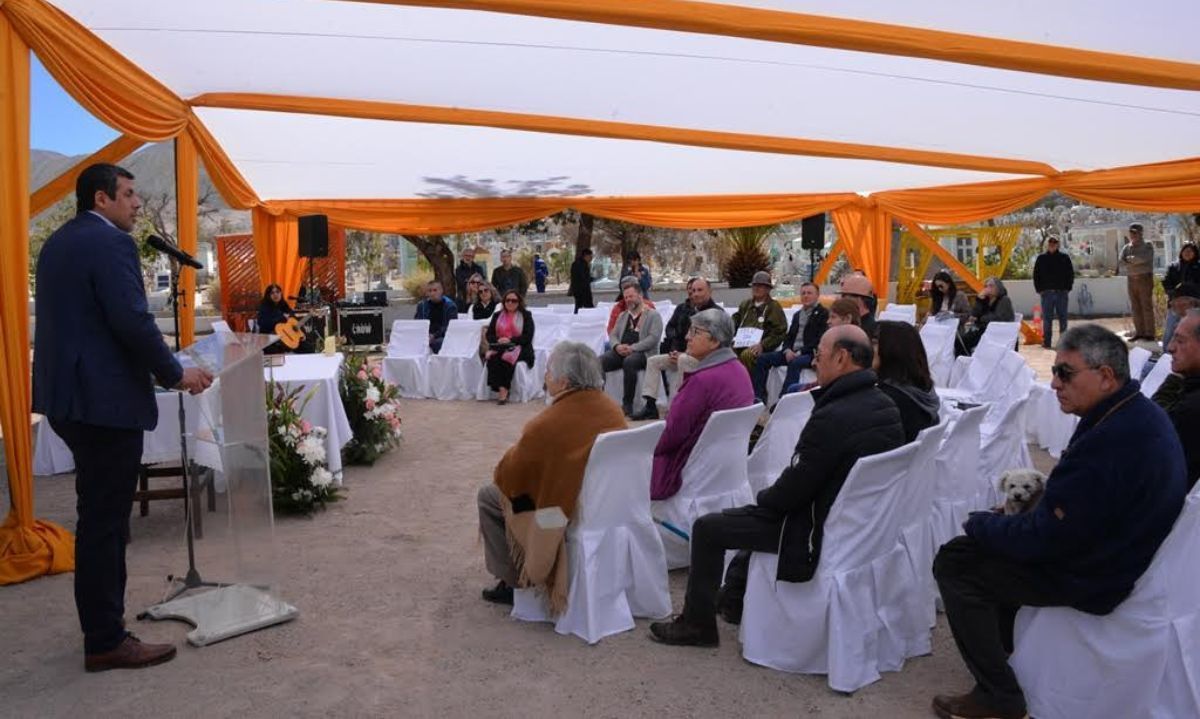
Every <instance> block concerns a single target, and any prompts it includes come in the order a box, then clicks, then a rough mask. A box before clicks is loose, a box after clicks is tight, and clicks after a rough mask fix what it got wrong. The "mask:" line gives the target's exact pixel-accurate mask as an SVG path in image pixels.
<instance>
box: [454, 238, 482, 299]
mask: <svg viewBox="0 0 1200 719" xmlns="http://www.w3.org/2000/svg"><path fill="white" fill-rule="evenodd" d="M471 275H479V276H480V277H486V276H487V275H485V274H484V273H483V265H481V264H479V263H477V262H476V261H475V248H474V247H468V248H466V249H464V250H463V251H462V254H460V255H459V256H458V264H457V265H455V267H454V305H455V306H456V307H470V306H471V303H470V302H468V301H467V282H469V281H470V280H471Z"/></svg>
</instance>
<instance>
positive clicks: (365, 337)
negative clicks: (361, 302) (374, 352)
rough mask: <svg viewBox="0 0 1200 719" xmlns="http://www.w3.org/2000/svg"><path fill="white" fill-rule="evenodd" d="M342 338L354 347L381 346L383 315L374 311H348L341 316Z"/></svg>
mask: <svg viewBox="0 0 1200 719" xmlns="http://www.w3.org/2000/svg"><path fill="white" fill-rule="evenodd" d="M341 329H342V338H343V339H345V340H346V344H348V345H353V346H355V347H373V346H375V345H381V344H383V313H382V312H380V311H378V310H376V311H370V310H348V311H346V312H342V316H341Z"/></svg>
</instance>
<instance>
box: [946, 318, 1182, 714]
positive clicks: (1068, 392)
mask: <svg viewBox="0 0 1200 719" xmlns="http://www.w3.org/2000/svg"><path fill="white" fill-rule="evenodd" d="M1051 372H1052V374H1053V375H1054V379H1053V381H1052V382H1051V386H1052V387H1053V388H1054V391H1055V393H1056V394H1057V395H1058V404H1059V407H1060V408H1061V409H1062V411H1063V412H1067V413H1069V414H1074V415H1077V416H1078V417H1079V418H1080V422H1079V426H1078V428H1077V429H1076V430H1075V434H1074V435H1073V436H1072V437H1071V443H1070V444H1069V445H1068V446H1067V449H1066V451H1064V452H1063V454H1062V457H1061V459H1059V461H1058V464H1057V465H1056V466H1055V467H1054V469H1053V470H1052V471H1051V472H1050V477H1049V479H1048V481H1047V482H1046V489H1045V494H1044V495H1043V496H1042V499H1041V502H1039V503H1038V504H1037V505H1036V506H1035V507H1033V509H1031V510H1030V511H1028V512H1025V513H1022V514H1013V515H1005V514H1000V513H997V512H972V513H971V515H970V517H969V518H968V519H967V521H966V523H965V524H964V525H963V529H964V530H965V531H966V535H965V536H960V537H956V538H954V539H952V540H950V541H949V542H947V543H946V544H944V545H943V546H942V548H941V550H940V551H939V552H938V555H937V559H936V560H934V563H933V574H934V577H935V578H936V579H937V583H938V587H939V589H940V590H941V596H942V603H943V604H944V605H945V607H946V618H947V619H948V620H949V623H950V630H951V631H952V632H953V633H954V641H955V643H956V644H957V645H958V651H959V653H960V654H961V655H962V657H963V661H964V662H965V664H966V665H967V669H968V670H969V671H970V672H971V674H972V675H973V676H974V678H975V686H974V688H972V689H971V691H970V692H968V693H966V694H962V695H958V696H945V695H943V696H937V697H934V699H933V708H934V711H935V712H936V713H937V715H938V716H940V717H951V716H953V717H998V718H1000V719H1007V718H1010V717H1011V718H1012V719H1017V718H1018V717H1024V716H1026V713H1025V712H1026V706H1025V696H1024V694H1023V692H1022V691H1021V687H1020V686H1019V685H1018V684H1017V678H1016V675H1015V674H1013V670H1012V668H1011V667H1010V666H1009V664H1008V655H1009V654H1010V653H1011V652H1012V647H1013V635H1012V631H1013V619H1014V617H1015V616H1016V613H1017V610H1018V609H1020V608H1021V607H1023V606H1035V607H1055V606H1064V607H1072V608H1074V609H1076V610H1078V611H1081V612H1086V613H1088V614H1097V615H1103V614H1108V613H1109V612H1111V611H1113V610H1114V609H1115V608H1116V607H1117V606H1118V605H1120V604H1121V602H1122V601H1124V600H1125V598H1126V597H1128V596H1129V594H1130V592H1132V591H1133V587H1134V583H1135V582H1136V581H1137V579H1138V577H1139V576H1141V574H1142V572H1144V571H1145V570H1146V567H1147V566H1149V564H1150V560H1151V559H1153V557H1154V553H1155V552H1156V551H1157V550H1158V546H1159V544H1161V543H1162V541H1163V539H1165V538H1166V536H1167V533H1168V532H1170V531H1171V526H1172V525H1173V524H1174V523H1175V518H1176V516H1178V514H1179V511H1180V509H1181V507H1182V506H1183V500H1184V495H1185V494H1186V492H1187V482H1186V476H1185V472H1186V470H1185V465H1184V458H1183V449H1182V448H1181V447H1180V446H1179V438H1178V437H1177V436H1176V435H1175V432H1174V431H1172V428H1171V421H1170V420H1169V419H1168V418H1167V414H1166V412H1164V411H1163V410H1162V409H1161V408H1160V407H1158V406H1156V405H1155V404H1154V403H1153V402H1151V401H1150V400H1149V399H1147V398H1146V397H1144V396H1142V394H1141V392H1140V391H1139V388H1138V384H1137V382H1136V381H1130V377H1129V350H1128V348H1127V347H1126V345H1125V342H1124V340H1122V339H1121V338H1120V337H1118V336H1117V335H1115V334H1113V333H1112V332H1110V331H1109V330H1106V329H1104V328H1103V327H1101V326H1100V325H1082V326H1078V327H1072V328H1070V329H1069V330H1067V331H1066V332H1065V333H1063V335H1062V337H1061V338H1060V339H1059V342H1058V353H1057V354H1056V355H1055V358H1054V366H1053V367H1051ZM1147 458H1152V461H1147ZM987 479H988V481H994V480H995V478H994V477H989V478H987ZM1079 670H1080V671H1083V672H1086V671H1088V668H1087V667H1080V668H1079Z"/></svg>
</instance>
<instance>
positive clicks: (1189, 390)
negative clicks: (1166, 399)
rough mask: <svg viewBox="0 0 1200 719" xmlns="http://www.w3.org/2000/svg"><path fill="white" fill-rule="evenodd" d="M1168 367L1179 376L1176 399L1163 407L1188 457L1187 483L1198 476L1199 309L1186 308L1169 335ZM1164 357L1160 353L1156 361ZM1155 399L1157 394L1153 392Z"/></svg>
mask: <svg viewBox="0 0 1200 719" xmlns="http://www.w3.org/2000/svg"><path fill="white" fill-rule="evenodd" d="M1170 349H1171V371H1173V372H1175V373H1176V374H1178V375H1179V376H1180V377H1182V381H1181V382H1180V391H1179V393H1178V394H1177V396H1176V397H1175V402H1174V403H1173V404H1172V405H1171V406H1170V407H1165V409H1166V410H1167V416H1168V417H1170V418H1171V424H1173V425H1175V432H1176V433H1177V434H1179V441H1180V443H1181V444H1183V456H1184V459H1185V460H1186V461H1187V481H1188V487H1189V488H1190V487H1192V486H1193V485H1195V484H1196V479H1197V478H1200V310H1189V311H1188V313H1187V314H1186V315H1184V316H1183V319H1182V320H1181V321H1180V322H1179V325H1178V326H1177V327H1176V328H1175V335H1174V336H1173V337H1172V338H1171V346H1170ZM1165 360H1166V357H1163V358H1162V359H1160V360H1159V362H1163V361H1165ZM1154 399H1155V401H1158V400H1159V396H1158V395H1157V394H1156V395H1154Z"/></svg>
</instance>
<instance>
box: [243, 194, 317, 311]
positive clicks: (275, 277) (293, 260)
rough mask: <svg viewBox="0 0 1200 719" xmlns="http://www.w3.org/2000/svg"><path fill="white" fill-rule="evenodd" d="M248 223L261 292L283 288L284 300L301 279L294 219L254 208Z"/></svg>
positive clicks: (302, 269) (297, 238)
mask: <svg viewBox="0 0 1200 719" xmlns="http://www.w3.org/2000/svg"><path fill="white" fill-rule="evenodd" d="M251 219H252V221H253V225H254V257H255V259H256V260H257V262H258V277H259V281H260V284H261V285H262V289H264V290H265V289H266V288H267V285H269V284H272V283H274V284H277V285H279V286H280V287H282V288H283V294H284V296H285V297H286V296H288V295H294V294H296V293H297V292H298V291H299V290H300V283H301V281H302V280H303V276H304V260H303V259H301V257H300V235H299V232H298V227H297V224H296V217H295V216H294V215H286V214H281V215H272V214H270V213H269V212H267V211H266V210H264V209H262V208H255V210H254V212H253V213H252V215H251Z"/></svg>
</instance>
